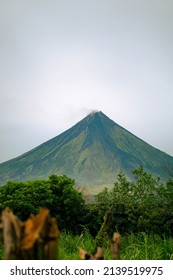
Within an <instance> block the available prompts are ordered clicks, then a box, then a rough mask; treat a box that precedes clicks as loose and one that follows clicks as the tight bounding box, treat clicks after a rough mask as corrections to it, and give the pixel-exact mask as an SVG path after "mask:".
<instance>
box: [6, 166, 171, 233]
mask: <svg viewBox="0 0 173 280" xmlns="http://www.w3.org/2000/svg"><path fill="white" fill-rule="evenodd" d="M132 173H133V177H134V178H133V180H132V181H130V180H129V179H127V178H126V177H125V175H124V174H123V173H119V175H118V176H117V181H116V182H115V184H114V185H113V187H112V189H107V188H105V189H104V190H103V191H101V192H100V193H99V194H97V195H96V196H95V198H94V202H92V203H86V202H85V200H84V198H83V194H82V192H80V191H79V190H77V189H76V188H75V181H74V180H73V179H71V178H68V177H67V176H65V175H63V176H60V175H51V176H49V178H48V179H46V180H31V181H27V182H8V183H6V184H5V185H4V186H2V187H0V212H1V211H3V210H4V209H6V208H10V209H11V210H12V211H13V212H14V214H15V215H17V216H18V217H19V218H20V219H22V220H26V219H27V218H28V217H29V216H30V215H31V214H37V213H38V211H39V208H40V207H46V208H48V209H49V210H50V214H51V216H53V217H55V218H56V219H57V223H58V226H59V228H60V230H61V231H66V232H71V233H73V234H78V233H81V232H82V231H83V230H84V229H87V230H88V231H89V232H90V233H91V234H92V235H93V236H96V235H97V234H98V232H99V230H100V228H101V226H102V229H103V225H104V230H105V231H106V232H107V234H108V235H110V236H111V235H112V233H113V232H114V231H119V232H120V233H121V234H128V233H131V232H133V233H137V232H146V233H152V234H154V233H157V234H160V235H173V180H168V181H167V182H166V183H162V182H161V181H160V179H159V178H154V177H153V176H152V175H151V174H149V173H147V172H146V171H145V170H144V169H143V167H139V168H138V169H135V170H133V171H132Z"/></svg>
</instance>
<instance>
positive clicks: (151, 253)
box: [0, 231, 173, 260]
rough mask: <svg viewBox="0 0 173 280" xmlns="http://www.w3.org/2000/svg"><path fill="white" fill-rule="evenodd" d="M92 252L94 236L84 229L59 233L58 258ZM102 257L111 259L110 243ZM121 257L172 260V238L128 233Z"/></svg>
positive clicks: (123, 239) (105, 247)
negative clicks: (72, 232)
mask: <svg viewBox="0 0 173 280" xmlns="http://www.w3.org/2000/svg"><path fill="white" fill-rule="evenodd" d="M79 247H81V248H83V249H85V250H86V251H89V252H90V253H94V251H95V248H96V245H95V240H94V238H93V237H92V236H91V235H90V234H89V233H88V232H87V231H86V232H84V233H82V234H81V235H76V236H74V235H71V234H69V233H61V236H60V239H59V244H58V259H60V260H79V254H78V248H79ZM103 252H104V259H106V260H109V259H111V252H110V243H108V244H107V245H106V246H103ZM0 259H3V248H2V246H0ZM121 259H123V260H172V259H173V238H171V237H169V238H166V237H165V238H164V237H163V238H161V237H160V236H159V235H147V234H146V233H138V234H130V235H127V236H124V237H122V241H121Z"/></svg>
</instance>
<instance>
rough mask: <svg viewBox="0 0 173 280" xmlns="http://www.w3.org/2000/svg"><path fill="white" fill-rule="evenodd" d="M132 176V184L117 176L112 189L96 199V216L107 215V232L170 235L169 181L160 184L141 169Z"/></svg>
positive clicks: (172, 188)
mask: <svg viewBox="0 0 173 280" xmlns="http://www.w3.org/2000/svg"><path fill="white" fill-rule="evenodd" d="M132 173H133V175H134V180H133V182H132V181H129V180H128V179H127V178H126V177H125V176H124V174H123V173H120V174H119V175H118V178H117V179H118V180H117V182H116V183H115V184H114V187H113V188H112V190H110V191H109V190H108V189H104V190H103V191H102V192H101V193H99V194H98V195H97V197H96V205H97V209H98V213H99V215H100V216H103V215H104V213H107V222H106V227H107V231H110V233H111V234H112V231H114V230H115V229H117V230H119V231H120V232H123V233H129V232H147V233H159V234H161V235H163V234H172V235H173V181H172V180H169V181H167V183H166V184H162V183H161V182H160V179H159V178H156V179H155V178H153V177H152V176H151V175H150V174H148V173H146V172H145V171H144V169H143V168H142V167H140V168H139V169H136V170H133V171H132Z"/></svg>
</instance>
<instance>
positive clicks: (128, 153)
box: [0, 111, 173, 189]
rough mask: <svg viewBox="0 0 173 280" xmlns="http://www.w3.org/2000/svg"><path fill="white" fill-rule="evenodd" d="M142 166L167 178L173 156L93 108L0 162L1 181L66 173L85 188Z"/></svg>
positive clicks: (102, 184) (101, 184)
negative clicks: (60, 131) (40, 140)
mask: <svg viewBox="0 0 173 280" xmlns="http://www.w3.org/2000/svg"><path fill="white" fill-rule="evenodd" d="M141 165H142V166H143V167H144V169H146V171H148V172H150V173H151V174H152V175H154V176H157V177H160V178H161V179H163V180H167V179H169V178H173V173H172V170H173V157H171V156H170V155H168V154H166V153H165V152H162V151H160V150H159V149H156V148H154V147H153V146H151V145H150V144H148V143H146V142H145V141H143V140H142V139H140V138H139V137H137V136H135V135H134V134H132V133H131V132H129V131H128V130H126V129H125V128H123V127H121V126H120V125H119V124H117V123H116V122H114V121H113V120H111V119H110V118H109V117H107V116H106V115H105V114H104V113H102V112H101V111H95V112H92V113H90V114H89V115H87V116H86V117H85V118H83V119H82V120H80V121H79V122H77V123H76V124H75V125H73V126H72V127H71V128H69V129H67V130H66V131H64V132H62V133H61V134H59V135H57V136H55V137H53V138H52V139H50V140H48V141H45V142H44V143H42V144H40V145H39V146H37V147H35V148H34V149H32V150H30V151H28V152H26V153H24V154H22V155H20V156H19V157H16V158H14V159H11V160H8V161H6V162H4V163H1V164H0V185H2V184H4V183H5V182H7V181H9V180H16V181H25V180H31V179H39V178H47V177H48V176H49V175H51V174H65V175H67V176H69V177H71V178H74V179H75V181H76V183H77V184H78V185H80V186H83V187H89V188H94V189H95V188H102V187H105V186H108V187H111V185H113V183H114V182H115V181H116V175H117V174H118V173H119V172H120V171H122V172H123V173H125V175H126V176H128V177H130V176H131V170H132V169H135V168H138V167H139V166H141Z"/></svg>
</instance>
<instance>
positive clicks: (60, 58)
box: [0, 0, 173, 162]
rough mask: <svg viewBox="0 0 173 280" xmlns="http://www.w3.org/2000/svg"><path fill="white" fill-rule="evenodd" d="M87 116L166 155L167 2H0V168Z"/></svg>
mask: <svg viewBox="0 0 173 280" xmlns="http://www.w3.org/2000/svg"><path fill="white" fill-rule="evenodd" d="M91 110H101V111H102V112H103V113H105V114H106V115H107V116H108V117H110V118H111V119H113V120H114V121H115V122H117V123H118V124H120V125H121V126H123V127H124V128H126V129H127V130H129V131H130V132H132V133H133V134H135V135H136V136H138V137H140V138H142V139H143V140H144V141H146V142H148V143H149V144H151V145H152V146H154V147H156V148H158V149H160V150H162V151H165V152H167V153H169V154H171V155H172V156H173V1H172V0H15V1H14V0H0V162H3V161H6V160H8V159H11V158H13V157H16V156H18V155H20V154H22V153H24V152H26V151H28V150H30V149H31V148H34V147H36V146H38V145H39V144H41V143H43V142H45V141H46V140H49V139H51V138H52V137H54V136H56V135H58V134H60V133H61V132H63V131H65V130H66V129H67V128H69V127H71V126H72V125H74V124H75V123H76V122H78V121H79V120H80V119H82V118H83V117H85V116H86V115H87V114H88V113H90V112H91Z"/></svg>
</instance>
